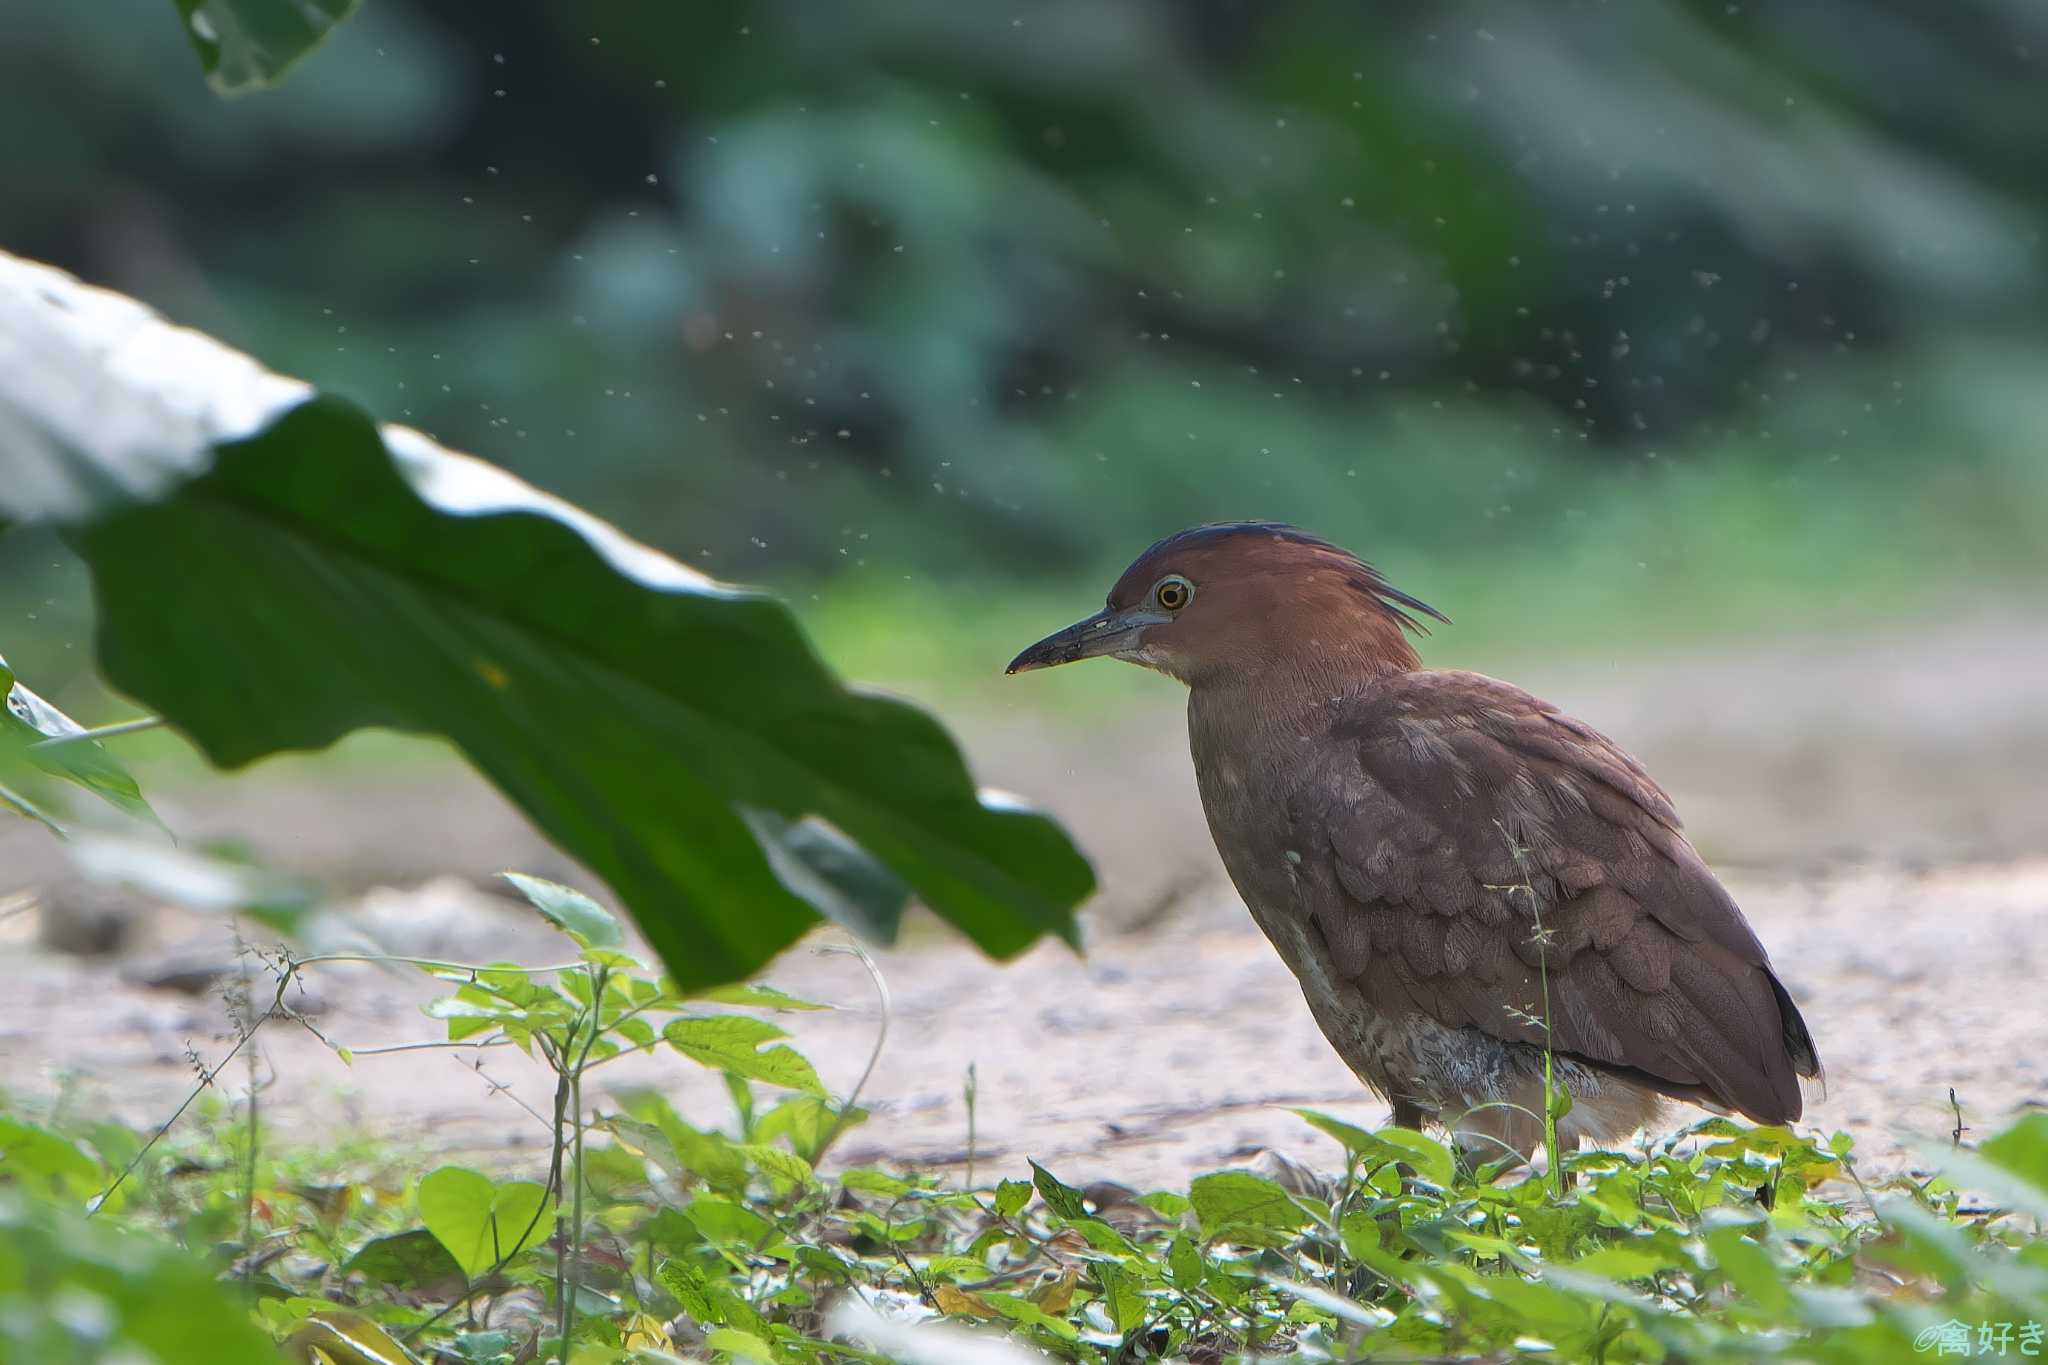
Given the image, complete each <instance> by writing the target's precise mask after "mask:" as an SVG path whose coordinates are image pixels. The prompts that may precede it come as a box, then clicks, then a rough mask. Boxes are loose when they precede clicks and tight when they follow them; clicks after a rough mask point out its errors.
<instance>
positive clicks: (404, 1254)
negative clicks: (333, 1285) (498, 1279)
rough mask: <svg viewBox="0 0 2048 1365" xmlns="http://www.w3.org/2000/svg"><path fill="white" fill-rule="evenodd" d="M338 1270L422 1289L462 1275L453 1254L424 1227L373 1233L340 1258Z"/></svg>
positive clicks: (392, 1284)
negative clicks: (345, 1257)
mask: <svg viewBox="0 0 2048 1365" xmlns="http://www.w3.org/2000/svg"><path fill="white" fill-rule="evenodd" d="M341 1270H342V1273H343V1274H345V1275H361V1276H363V1277H364V1278H365V1279H368V1280H371V1281H373V1282H375V1283H377V1284H386V1285H390V1286H392V1287H393V1288H397V1289H424V1288H427V1287H429V1286H432V1285H437V1284H442V1283H445V1282H446V1281H448V1280H459V1279H462V1278H463V1271H462V1267H461V1265H459V1264H458V1263H457V1262H456V1260H455V1257H454V1255H453V1254H452V1253H450V1252H449V1250H448V1248H447V1246H446V1245H445V1244H444V1243H443V1242H442V1241H441V1239H440V1238H439V1237H437V1236H435V1235H434V1233H433V1232H432V1231H431V1230H429V1229H427V1228H413V1229H411V1230H410V1231H407V1232H394V1233H392V1234H391V1235H390V1236H389V1237H372V1238H371V1239H370V1240H369V1241H367V1242H365V1243H363V1244H362V1246H360V1247H358V1248H357V1249H356V1253H355V1254H354V1255H353V1256H351V1257H349V1258H348V1259H347V1260H346V1261H344V1262H342V1266H341Z"/></svg>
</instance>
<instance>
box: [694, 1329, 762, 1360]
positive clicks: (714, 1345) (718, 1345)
mask: <svg viewBox="0 0 2048 1365" xmlns="http://www.w3.org/2000/svg"><path fill="white" fill-rule="evenodd" d="M704 1344H705V1345H706V1346H708V1347H710V1348H711V1349H712V1350H714V1351H724V1352H725V1353H726V1354H728V1355H730V1356H732V1357H733V1358H734V1359H735V1360H757V1361H766V1362H768V1365H774V1361H775V1351H774V1349H773V1348H772V1347H770V1346H769V1345H768V1343H767V1342H765V1341H763V1340H761V1338H759V1337H757V1336H755V1335H754V1334H753V1333H752V1332H742V1331H740V1330H739V1329H738V1328H736V1327H720V1328H718V1329H717V1330H716V1331H713V1332H708V1333H706V1334H705V1337H704Z"/></svg>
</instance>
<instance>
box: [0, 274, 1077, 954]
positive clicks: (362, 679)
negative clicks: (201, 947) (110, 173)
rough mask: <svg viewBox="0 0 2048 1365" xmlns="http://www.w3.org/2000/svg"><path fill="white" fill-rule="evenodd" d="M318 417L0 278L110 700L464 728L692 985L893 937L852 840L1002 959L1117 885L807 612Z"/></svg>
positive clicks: (166, 336) (43, 495) (94, 303)
mask: <svg viewBox="0 0 2048 1365" xmlns="http://www.w3.org/2000/svg"><path fill="white" fill-rule="evenodd" d="M10 267H11V270H10ZM10 283H12V284H13V286H14V287H13V288H12V290H10ZM10 329H12V330H14V331H15V333H16V334H15V335H14V336H12V337H11V338H10V336H9V331H10ZM10 343H11V344H10ZM10 361H18V362H19V364H20V365H21V367H22V368H21V369H20V370H18V371H15V372H13V373H11V374H10V372H9V362H10ZM162 361H169V362H171V363H169V364H163V363H156V362H162ZM303 394H304V390H303V389H302V388H300V387H297V386H294V385H292V384H290V383H289V382H288V381H283V380H280V379H278V378H277V377H276V376H274V375H270V374H267V373H265V372H263V371H262V370H260V369H259V368H258V367H256V366H254V365H253V364H252V363H251V362H249V361H248V360H247V358H246V357H242V356H239V355H237V354H236V353H234V352H231V351H227V350H226V349H225V348H223V347H220V346H218V345H217V344H216V343H212V342H209V341H207V340H206V339H205V338H202V337H198V336H196V334H193V333H189V332H181V331H177V330H176V329H172V328H169V327H167V326H165V325H164V324H163V323H162V322H161V321H159V320H157V319H155V318H154V317H153V316H151V315H149V314H148V313H147V312H146V310H142V309H141V308H140V307H139V306H138V305H135V304H133V303H131V302H129V301H127V300H122V299H119V298H118V297H116V296H111V295H107V294H105V293H104V292H102V291H99V290H90V289H83V288H80V287H79V286H78V285H77V284H76V283H75V282H74V281H71V280H69V279H68V277H65V276H62V275H59V274H58V273H57V272H54V271H48V270H41V269H38V268H35V267H29V266H25V265H23V264H22V263H20V262H13V261H10V260H9V259H8V258H6V257H4V256H0V474H4V475H6V476H7V477H0V516H7V515H12V516H16V517H21V518H31V517H43V518H50V519H55V520H58V521H61V522H65V523H67V524H68V525H69V527H70V530H69V535H70V538H71V540H72V543H73V544H74V545H75V546H76V547H77V548H78V550H79V551H80V553H81V554H82V555H83V556H84V557H85V559H86V560H87V562H88V564H89V565H90V567H91V570H92V575H93V582H94V588H95V593H96V596H97V599H98V605H99V621H100V638H99V649H100V661H101V664H102V666H103V668H104V670H105V672H106V673H107V675H108V677H109V679H110V680H111V681H112V682H114V683H115V684H116V685H117V686H119V687H121V688H122V689H123V690H125V691H128V692H130V693H132V694H134V695H135V696H136V697H138V698H140V699H141V700H143V701H144V702H146V703H147V704H149V705H151V706H153V707H155V708H156V709H157V710H158V711H160V712H161V713H162V714H163V715H164V716H165V717H167V718H168V719H169V720H170V722H171V723H172V724H173V725H175V726H176V727H178V728H179V729H181V730H183V731H184V732H185V733H186V734H188V735H189V736H191V738H192V739H193V740H194V742H196V743H197V744H198V745H199V746H200V747H201V748H202V749H203V750H204V751H205V752H206V754H207V755H208V756H209V757H210V758H211V759H213V761H214V762H216V763H218V764H220V765H222V766H224V767H238V766H241V765H243V764H246V763H249V762H252V761H254V760H255V759H258V758H261V757H263V756H265V755H267V754H273V753H277V752H280V751H284V750H291V749H308V748H317V747H320V746H322V745H325V744H328V743H331V742H332V741H334V740H335V739H338V738H340V737H341V736H342V735H345V734H347V733H349V732H350V731H352V730H355V729H359V728H361V727H364V726H389V727H392V728H396V729H401V730H410V731H418V732H425V733H430V734H438V735H445V736H446V737H448V738H449V739H450V740H452V741H453V742H454V743H455V744H456V745H457V746H459V747H460V748H461V749H462V750H463V752H464V753H466V754H467V755H468V756H469V757H470V759H471V760H472V761H473V762H474V763H475V764H476V765H477V766H478V767H479V768H480V769H481V770H482V771H483V772H484V773H485V774H486V775H488V776H489V777H490V778H491V779H492V780H493V781H494V782H496V783H497V785H498V786H499V787H500V788H501V789H503V790H504V791H505V793H506V794H507V795H508V796H510V797H511V798H512V799H513V800H514V801H515V802H517V803H518V804H519V805H520V806H521V807H522V808H523V809H524V810H525V811H526V812H527V814H528V815H529V816H531V817H532V818H533V820H534V821H535V823H536V824H538V825H539V826H540V827H541V829H543V830H544V831H545V832H546V833H548V834H549V835H550V836H551V837H552V838H554V839H555V840H556V841H557V842H558V843H559V844H561V845H562V847H563V848H564V849H566V850H567V851H568V852H570V853H571V854H573V855H575V856H576V857H578V858H580V859H581V860H582V861H583V862H585V863H586V864H588V865H589V866H590V867H591V868H592V869H594V870H595V871H596V872H598V873H599V874H600V875H602V876H603V877H604V878H605V880H606V881H608V882H609V883H610V884H611V886H612V888H613V889H614V890H615V891H616V892H617V893H618V895H619V898H620V900H621V901H622V902H623V903H624V905H625V906H626V908H627V909H629V910H630V911H631V912H632V913H633V915H634V917H635V918H636V919H637V920H638V921H639V923H640V925H641V927H642V929H643V930H644V931H645V932H646V934H647V936H648V938H649V939H650V940H651V941H652V942H653V944H654V946H655V948H656V949H657V950H658V951H659V952H660V953H661V955H662V958H663V960H664V961H665V962H666V963H667V965H668V967H669V969H670V971H671V972H672V973H673V974H674V975H675V977H676V979H677V981H678V982H679V983H680V984H681V986H682V987H683V988H684V989H685V990H689V989H694V988H700V987H703V986H706V985H711V984H715V983H719V982H723V981H730V980H733V979H736V978H739V977H742V976H745V975H747V974H748V973H750V972H752V971H754V970H755V969H756V968H758V967H759V966H761V965H762V964H763V963H765V962H766V961H767V960H768V958H769V957H771V956H772V955H773V954H774V953H775V952H776V951H778V950H779V949H781V948H783V947H785V946H787V945H788V944H789V943H790V942H792V941H793V940H794V939H795V938H796V937H797V936H798V935H800V934H801V933H803V932H804V930H805V929H806V928H808V927H809V926H810V925H811V924H813V923H814V922H815V921H816V918H817V916H818V914H819V913H821V912H829V913H833V914H840V915H844V914H846V913H848V904H849V898H850V897H851V898H852V899H854V900H858V901H860V902H863V903H865V904H866V905H867V906H868V907H870V913H869V917H870V919H871V921H872V922H873V923H874V925H875V927H887V919H888V917H885V916H879V915H877V914H876V913H875V912H874V907H878V906H879V905H882V904H886V903H887V899H888V896H889V894H891V891H890V881H889V877H888V876H885V875H880V874H879V873H876V874H870V875H868V876H866V877H861V878H856V877H853V876H850V875H849V874H848V870H847V864H846V860H847V859H848V858H850V857H854V856H855V855H854V853H852V852H851V851H850V850H851V849H852V848H853V846H854V845H857V846H858V847H859V848H860V849H865V850H866V851H867V853H868V854H869V855H872V856H873V857H874V858H876V859H879V860H880V862H881V863H882V864H885V865H886V867H887V869H888V872H889V874H893V877H894V878H897V879H900V881H901V882H902V883H903V884H906V885H908V886H909V887H910V888H911V889H912V890H913V891H914V892H915V893H916V894H917V895H918V896H919V897H920V898H921V899H922V900H923V901H924V902H925V903H926V904H928V905H929V906H931V908H932V909H933V910H935V911H936V912H937V913H939V914H940V915H941V916H943V917H944V918H946V919H948V920H950V921H951V922H953V923H954V924H956V925H958V926H959V927H960V928H961V929H963V930H965V931H966V932H967V933H968V934H969V935H970V936H971V937H972V938H973V939H974V941H975V942H976V943H978V944H980V945H981V946H982V947H983V948H984V949H986V950H987V951H989V952H991V953H994V954H997V955H999V956H1003V955H1009V954H1012V953H1015V952H1017V951H1020V950H1021V949H1023V948H1024V947H1025V946H1027V945H1028V944H1029V943H1031V942H1032V941H1033V940H1034V939H1036V938H1037V937H1038V936H1040V935H1041V934H1045V933H1056V934H1059V935H1061V936H1063V937H1066V938H1068V939H1069V940H1070V941H1071V940H1072V939H1073V937H1074V934H1075V929H1074V921H1073V917H1072V910H1073V907H1074V906H1075V905H1076V904H1077V903H1078V902H1079V901H1080V900H1081V899H1082V898H1083V897H1084V896H1086V895H1087V894H1088V892H1089V890H1090V889H1091V888H1092V885H1093V880H1092V877H1091V875H1090V872H1089V869H1088V866H1087V863H1086V862H1085V861H1084V860H1083V859H1082V858H1081V856H1080V855H1079V853H1078V852H1076V850H1075V849H1074V847H1073V845H1072V844H1071V842H1070V841H1069V840H1068V839H1067V837H1066V836H1065V834H1064V833H1062V832H1061V831H1060V829H1059V828H1058V826H1056V825H1054V824H1053V823H1052V822H1050V821H1049V820H1047V819H1046V818H1044V817H1043V816H1040V815H1037V814H1035V813H1032V812H1029V811H1026V810H1023V809H1020V808H1018V807H1017V806H1016V805H1014V804H1013V803H1012V802H1010V801H1009V800H1008V799H1007V798H1002V797H997V796H990V795H983V794H977V792H976V790H975V788H974V785H973V783H972V782H971V781H970V779H969V777H968V774H967V770H966V768H965V766H964V765H963V764H962V762H961V759H960V755H959V752H958V751H957V749H956V748H955V747H954V745H953V743H952V741H951V740H950V739H949V738H948V737H947V736H946V734H945V732H944V731H943V730H942V729H940V727H939V726H938V725H937V723H936V722H934V721H933V720H932V719H931V717H929V716H927V715H926V714H924V713H923V712H921V711H919V710H917V709H916V708H914V707H911V706H908V705H906V704H904V703H902V702H900V701H896V700H893V699H890V698H887V697H882V696H877V695H872V694H869V693H865V692H861V691H857V690H854V689H850V688H847V687H845V686H843V685H841V684H840V683H839V682H838V681H837V680H835V679H834V678H833V677H832V676H831V674H830V673H829V672H828V671H827V670H826V669H825V667H824V666H823V664H822V663H821V662H820V661H819V660H818V658H817V656H816V654H815V653H814V652H813V651H812V650H811V648H810V646H809V645H808V643H807V642H806V641H805V640H804V638H803V636H802V633H801V632H800V631H799V630H798V628H797V625H796V623H795V621H794V619H793V618H792V617H791V616H790V614H789V612H788V610H787V609H786V608H785V607H783V606H782V605H781V604H780V603H778V602H776V601H774V600H772V599H770V598H768V597H765V596H762V595H760V594H757V593H752V592H747V591H743V590H740V589H736V588H732V587H728V586H726V585H724V584H720V583H717V582H714V581H713V580H711V579H708V578H705V577H704V576H703V575H701V574H698V573H696V572H694V571H693V570H690V569H688V568H685V567H684V566H683V565H681V564H678V563H676V562H675V561H674V560H671V559H669V558H667V557H665V556H663V555H661V554H659V553H657V552H655V551H653V550H651V549H648V548H647V547H646V546H643V545H640V544H637V543H635V542H633V541H630V540H628V539H626V538H625V537H624V536H622V535H620V534H619V533H618V532H617V531H615V530H613V529H612V528H610V527H609V526H606V525H604V524H603V523H601V522H599V521H597V520H596V519H595V518H593V517H590V516H589V515H588V514H586V513H583V512H581V511H579V510H577V509H575V508H573V507H570V506H568V505H567V504H565V503H562V502H560V501H558V500H555V499H553V498H549V497H548V496H546V495H545V494H542V493H539V492H537V491H536V490H534V489H533V488H531V487H529V486H527V485H526V484H524V483H521V482H520V481H519V480H517V479H515V478H513V477H511V476H510V475H508V474H506V473H504V472H503V471H501V470H498V469H495V468H493V467H492V466H490V465H487V464H484V463H482V462H481V461H478V460H475V459H472V458H470V457H468V456H464V455H458V454H455V453H452V452H449V451H446V450H443V449H441V448H440V447H438V446H436V445H434V444H433V443H432V442H430V441H428V440H426V439H425V438H424V437H422V436H420V435H419V434H418V433H417V432H412V431H408V430H405V429H402V428H383V429H381V430H380V429H379V428H378V427H377V426H376V424H374V423H373V422H371V421H370V420H369V419H368V418H367V417H366V416H364V415H363V414H362V413H361V412H360V411H358V410H357V409H355V408H354V407H352V406H350V405H349V404H347V403H345V402H343V401H341V400H339V399H336V398H332V397H324V396H323V397H313V398H310V399H305V400H304V401H300V400H301V399H302V397H303ZM280 412H281V414H282V415H278V414H279V413H280ZM159 418H160V419H161V420H157V419H159ZM238 429H239V432H240V433H251V432H253V434H248V435H246V437H245V439H239V440H235V439H223V438H226V437H231V436H234V435H236V434H238ZM10 438H12V439H10ZM17 465H18V466H19V468H20V469H21V471H23V477H22V478H21V479H19V480H17V479H15V478H13V477H12V476H13V474H14V471H15V468H16V467H17ZM194 471H203V472H196V473H195V472H194ZM681 514H683V515H687V509H682V512H681ZM764 817H765V818H764ZM792 822H795V823H794V824H793V823H792ZM821 827H823V828H828V829H829V830H830V831H832V832H834V834H835V836H836V837H833V838H830V839H821V838H818V837H815V836H814V835H807V836H805V837H804V838H801V839H799V838H794V837H792V834H793V831H795V830H805V829H808V830H811V831H816V830H818V829H820V828H821ZM828 853H829V855H830V861H829V862H826V861H824V859H825V855H826V854H828ZM792 860H794V861H792ZM806 870H807V871H808V872H809V874H810V875H799V874H800V872H803V871H806ZM856 883H858V884H860V886H861V887H862V888H864V889H862V890H860V891H858V892H852V891H850V890H849V888H852V887H854V886H855V885H856Z"/></svg>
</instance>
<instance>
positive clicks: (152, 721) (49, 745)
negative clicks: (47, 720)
mask: <svg viewBox="0 0 2048 1365" xmlns="http://www.w3.org/2000/svg"><path fill="white" fill-rule="evenodd" d="M165 723H166V722H165V720H164V718H163V717H162V716H143V717H142V718H141V719H139V720H124V721H120V722H117V723H116V724H113V725H98V726H94V727H93V728H92V729H90V730H78V731H75V732H73V733H72V734H68V735H52V736H50V737H49V738H48V739H39V740H37V741H36V742H35V743H33V744H31V745H29V746H28V752H30V753H32V754H33V753H42V752H44V751H46V750H50V749H61V748H63V747H64V746H66V745H67V744H89V743H92V742H93V741H95V740H101V739H112V738H114V736H116V735H132V734H136V733H139V732H140V731H143V730H154V729H156V728H158V727H159V726H161V725H164V724H165Z"/></svg>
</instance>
